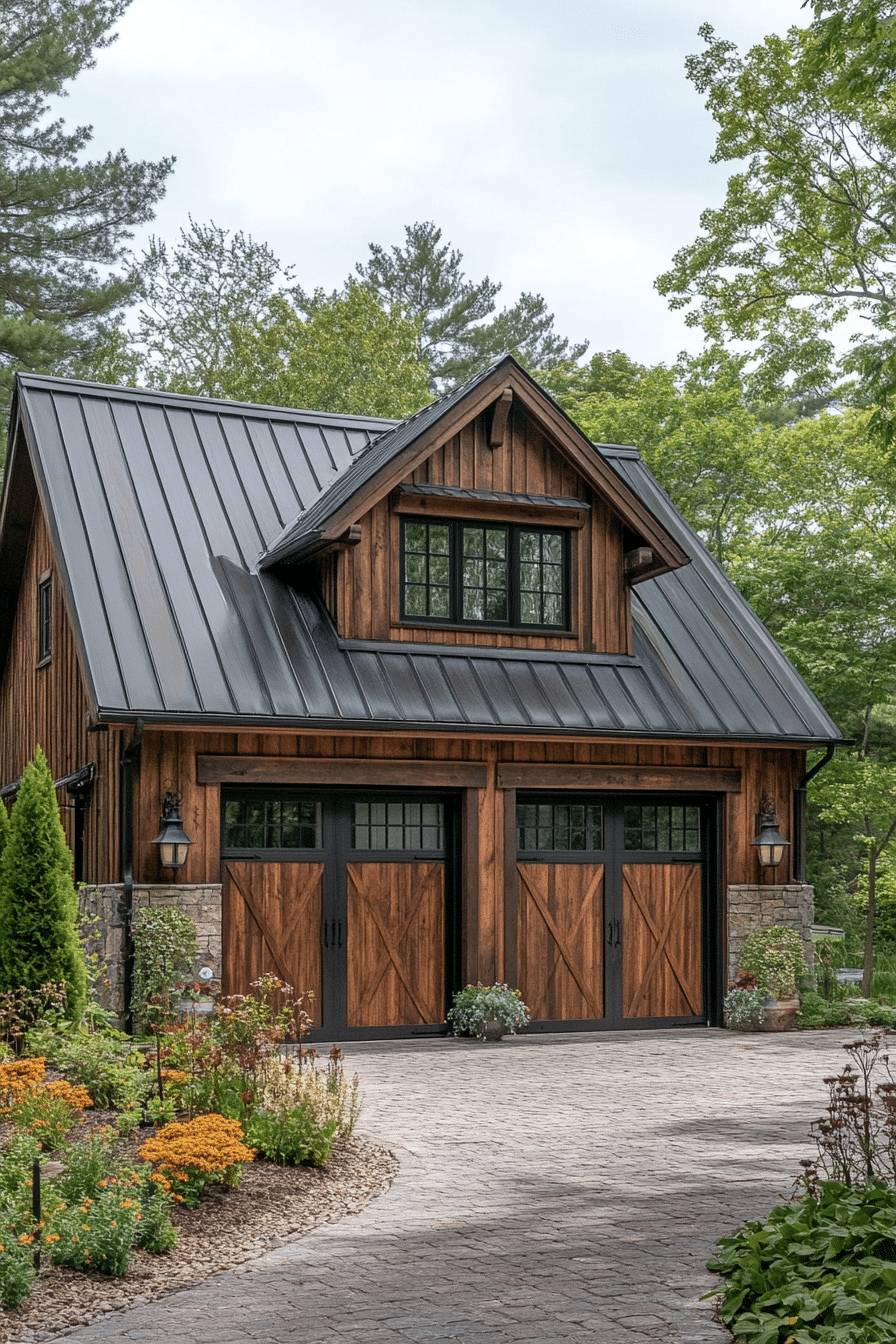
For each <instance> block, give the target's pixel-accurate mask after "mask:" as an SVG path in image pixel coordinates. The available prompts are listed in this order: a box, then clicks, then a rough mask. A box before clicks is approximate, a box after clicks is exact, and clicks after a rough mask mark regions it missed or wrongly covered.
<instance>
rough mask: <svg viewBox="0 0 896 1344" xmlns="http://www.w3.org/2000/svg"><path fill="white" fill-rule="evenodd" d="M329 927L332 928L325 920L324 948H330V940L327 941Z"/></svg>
mask: <svg viewBox="0 0 896 1344" xmlns="http://www.w3.org/2000/svg"><path fill="white" fill-rule="evenodd" d="M329 927H330V926H329V924H328V922H327V920H324V930H323V932H324V937H323V943H324V947H329V946H330V944H329V941H328V939H327V931H328V929H329Z"/></svg>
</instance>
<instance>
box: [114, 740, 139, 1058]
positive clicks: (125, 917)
mask: <svg viewBox="0 0 896 1344" xmlns="http://www.w3.org/2000/svg"><path fill="white" fill-rule="evenodd" d="M142 741H143V720H142V719H138V720H137V722H136V723H135V724H134V731H133V733H132V734H131V740H130V741H129V742H128V744H127V746H126V747H125V748H124V750H123V751H122V753H121V760H120V763H119V770H120V785H121V788H120V797H119V803H118V807H119V811H118V826H119V845H120V849H121V882H122V888H123V890H122V894H121V900H120V902H119V904H118V913H119V915H120V916H121V921H122V926H123V938H122V948H121V954H122V971H123V976H122V999H123V1003H122V1015H123V1018H124V1029H125V1031H126V1032H128V1033H129V1034H130V1035H133V1032H134V1014H133V1010H132V1004H133V999H134V928H133V914H134V766H135V765H136V763H137V761H138V759H139V757H140V744H141V743H142Z"/></svg>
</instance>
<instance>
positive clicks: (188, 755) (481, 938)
mask: <svg viewBox="0 0 896 1344" xmlns="http://www.w3.org/2000/svg"><path fill="white" fill-rule="evenodd" d="M200 755H203V756H204V755H220V756H240V755H242V756H269V757H271V758H272V759H273V760H284V759H288V760H292V761H301V760H302V759H305V760H309V761H311V760H313V761H315V762H321V761H331V762H332V763H333V773H332V777H331V782H338V777H339V766H338V762H339V761H341V760H347V761H365V760H366V761H377V760H386V761H419V762H427V761H432V762H451V761H455V762H470V763H473V762H478V763H481V764H482V765H484V766H485V769H486V784H485V787H482V788H471V789H469V790H467V792H466V794H465V798H466V800H467V801H466V802H465V804H464V808H463V825H464V847H463V855H464V858H463V889H464V892H465V893H466V895H465V898H464V904H463V930H464V932H463V938H464V975H465V977H467V978H468V979H472V980H474V981H475V980H477V979H481V980H483V981H486V980H489V979H494V978H495V977H497V978H498V979H502V978H503V976H504V967H505V936H509V937H510V941H511V944H512V943H513V942H515V939H516V925H515V923H514V925H513V927H512V928H511V929H510V933H509V935H507V930H506V928H505V914H506V913H509V912H510V911H511V909H513V910H515V908H516V903H517V895H516V891H517V883H518V876H517V865H516V853H515V848H514V844H515V842H514V820H515V818H514V805H515V804H514V799H515V793H514V790H512V789H502V788H499V787H498V778H497V776H498V769H499V767H502V766H509V765H513V764H541V763H543V764H546V765H553V766H557V765H569V766H588V765H592V766H599V765H606V766H632V767H641V768H643V769H644V770H646V771H648V772H650V771H651V770H659V769H662V768H675V769H686V770H688V772H689V773H688V776H687V779H688V787H689V790H691V791H693V789H694V788H695V787H696V785H695V781H694V778H693V775H692V773H690V772H692V771H699V770H701V769H707V770H717V771H726V772H729V771H733V770H734V771H740V773H741V779H742V787H741V792H740V793H735V792H728V793H726V794H725V796H724V802H723V809H722V835H721V846H722V873H721V887H722V891H723V892H724V890H725V888H726V886H727V885H728V884H730V883H742V882H757V881H759V880H760V875H759V869H758V866H757V864H756V858H755V851H754V850H753V849H751V846H750V841H751V840H752V839H753V837H754V836H755V834H756V824H757V814H758V812H759V804H760V801H761V799H762V797H763V795H764V794H769V795H770V796H771V797H773V798H774V800H775V804H776V806H777V809H778V819H779V823H780V825H781V829H782V832H783V833H784V834H785V835H786V837H787V838H788V839H792V837H793V816H792V806H793V790H794V788H795V787H796V785H797V784H798V782H799V779H800V777H801V776H802V774H803V772H804V770H805V752H804V751H801V750H796V749H788V748H781V749H780V750H775V749H773V748H753V747H747V746H684V745H676V744H665V745H663V744H655V745H646V744H640V745H639V744H637V743H634V742H629V743H626V742H582V741H580V742H559V741H549V742H538V741H531V740H525V741H513V740H507V741H505V740H500V741H499V740H494V739H484V738H479V739H476V738H465V739H462V738H446V737H440V738H432V739H430V738H412V737H399V736H395V737H391V736H385V735H383V736H381V737H373V736H367V735H357V736H349V735H345V736H324V735H310V734H309V735H307V736H302V735H294V734H280V735H275V734H269V735H266V734H259V733H239V734H237V733H199V732H177V733H175V732H168V733H164V732H162V731H159V730H156V729H153V728H148V729H147V730H146V734H145V737H144V740H143V749H142V753H141V760H140V767H139V772H138V778H137V784H136V799H135V808H134V817H135V822H134V825H135V854H134V867H135V878H136V880H137V881H143V882H157V881H160V880H163V878H164V874H163V872H162V870H161V869H160V868H159V865H158V853H157V848H156V847H155V846H153V845H152V844H151V841H152V839H153V837H154V836H155V835H156V834H157V833H158V822H159V814H160V806H161V801H162V797H163V796H164V793H165V790H166V788H176V789H179V790H180V791H181V792H182V794H183V808H182V814H183V818H184V826H185V828H186V830H187V832H188V833H189V835H190V836H191V837H192V838H193V840H194V842H195V843H194V845H193V847H192V849H191V850H190V853H189V856H188V858H187V864H186V867H185V868H184V869H183V870H182V872H181V876H180V880H181V881H182V882H186V883H191V882H197V883H201V882H220V881H221V859H220V850H221V839H220V786H219V785H217V784H207V785H205V784H199V783H197V781H196V758H197V756H200ZM312 787H313V786H312ZM552 787H556V786H555V785H554V784H552ZM505 854H506V855H507V858H508V860H509V862H508V863H505ZM791 855H792V851H791V850H788V851H787V857H786V859H785V862H784V864H783V865H782V867H781V868H780V869H778V870H777V872H776V873H775V874H774V876H773V877H771V878H769V875H766V878H765V880H771V881H774V882H787V881H789V880H790V879H791V874H792V867H791ZM722 922H723V925H724V923H725V921H724V917H723V920H722ZM511 957H512V958H514V959H515V953H514V952H513V951H511Z"/></svg>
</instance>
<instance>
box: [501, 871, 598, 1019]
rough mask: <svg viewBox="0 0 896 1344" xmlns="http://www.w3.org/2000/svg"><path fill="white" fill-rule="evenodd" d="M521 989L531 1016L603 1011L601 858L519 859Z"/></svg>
mask: <svg viewBox="0 0 896 1344" xmlns="http://www.w3.org/2000/svg"><path fill="white" fill-rule="evenodd" d="M517 872H518V874H519V884H520V885H519V905H518V921H519V922H518V933H517V955H518V957H519V966H520V976H519V979H520V984H519V988H520V992H521V993H522V996H523V999H524V1001H525V1003H526V1004H527V1005H528V1008H529V1012H530V1015H531V1016H532V1017H533V1018H534V1019H535V1020H542V1021H549V1020H550V1021H568V1020H570V1019H573V1018H578V1019H585V1018H592V1019H593V1018H601V1017H603V1015H604V981H603V893H604V869H603V864H559V863H550V864H549V863H521V864H519V865H518V868H517Z"/></svg>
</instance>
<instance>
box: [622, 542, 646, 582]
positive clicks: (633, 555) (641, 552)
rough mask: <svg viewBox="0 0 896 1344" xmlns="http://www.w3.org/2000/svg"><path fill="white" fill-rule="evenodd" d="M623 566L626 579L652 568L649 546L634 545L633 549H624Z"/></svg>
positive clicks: (635, 576)
mask: <svg viewBox="0 0 896 1344" xmlns="http://www.w3.org/2000/svg"><path fill="white" fill-rule="evenodd" d="M623 567H624V569H625V576H626V578H628V579H634V578H637V576H638V575H639V574H646V573H647V571H648V570H649V569H652V568H653V551H652V550H651V549H650V547H649V546H636V547H635V548H634V550H631V551H626V553H625V555H624V556H623Z"/></svg>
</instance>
